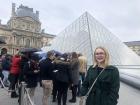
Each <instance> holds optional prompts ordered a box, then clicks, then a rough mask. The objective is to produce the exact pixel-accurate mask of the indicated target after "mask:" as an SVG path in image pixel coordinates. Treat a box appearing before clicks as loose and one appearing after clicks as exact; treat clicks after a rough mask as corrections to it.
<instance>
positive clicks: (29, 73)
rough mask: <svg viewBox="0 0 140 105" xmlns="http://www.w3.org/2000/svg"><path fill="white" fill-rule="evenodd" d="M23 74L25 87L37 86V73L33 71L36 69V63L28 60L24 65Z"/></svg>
mask: <svg viewBox="0 0 140 105" xmlns="http://www.w3.org/2000/svg"><path fill="white" fill-rule="evenodd" d="M23 70H24V75H25V82H26V83H27V88H33V87H36V86H37V82H38V73H35V72H34V71H35V70H38V67H37V64H36V63H34V62H32V61H28V62H27V63H26V64H25V65H24V69H23Z"/></svg>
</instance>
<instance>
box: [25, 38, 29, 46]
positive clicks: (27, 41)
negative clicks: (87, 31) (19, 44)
mask: <svg viewBox="0 0 140 105" xmlns="http://www.w3.org/2000/svg"><path fill="white" fill-rule="evenodd" d="M25 44H26V45H25V46H26V47H30V40H29V39H26V43H25Z"/></svg>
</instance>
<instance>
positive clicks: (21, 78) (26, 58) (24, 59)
mask: <svg viewBox="0 0 140 105" xmlns="http://www.w3.org/2000/svg"><path fill="white" fill-rule="evenodd" d="M28 61H29V56H28V54H27V53H24V54H21V61H20V73H19V78H18V84H19V85H21V82H25V79H26V77H25V76H26V75H25V71H24V66H25V64H26V63H27V62H28ZM20 98H21V87H19V99H18V102H20Z"/></svg>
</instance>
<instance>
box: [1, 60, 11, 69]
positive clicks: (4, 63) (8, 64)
mask: <svg viewBox="0 0 140 105" xmlns="http://www.w3.org/2000/svg"><path fill="white" fill-rule="evenodd" d="M10 67H11V62H10V59H8V58H5V59H3V60H2V70H6V71H10Z"/></svg>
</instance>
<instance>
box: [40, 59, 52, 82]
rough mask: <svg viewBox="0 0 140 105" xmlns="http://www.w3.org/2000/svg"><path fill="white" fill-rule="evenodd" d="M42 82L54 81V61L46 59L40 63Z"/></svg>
mask: <svg viewBox="0 0 140 105" xmlns="http://www.w3.org/2000/svg"><path fill="white" fill-rule="evenodd" d="M39 67H40V80H53V70H54V64H53V63H52V60H51V59H49V58H46V59H44V60H42V61H41V62H40V63H39Z"/></svg>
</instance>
